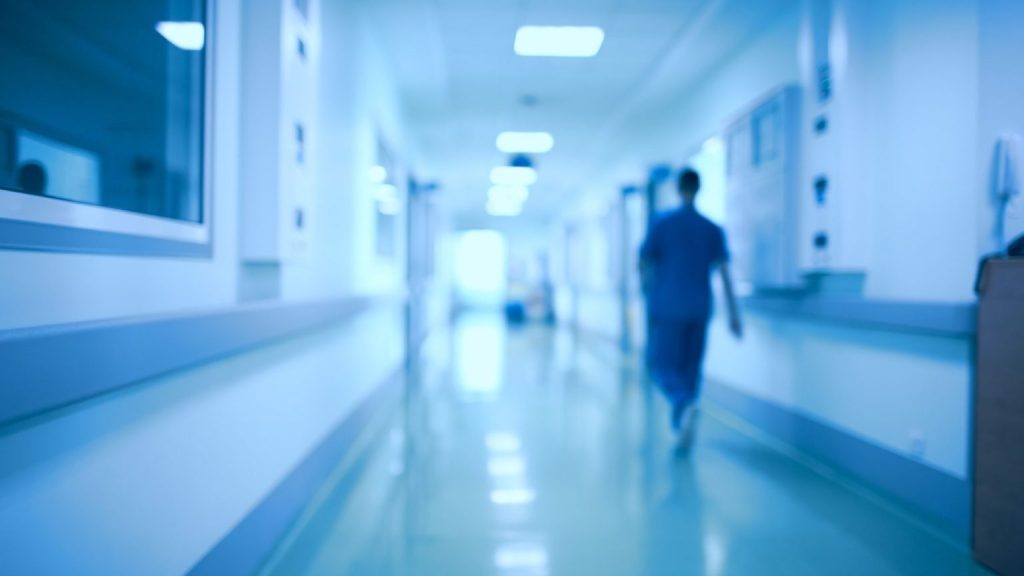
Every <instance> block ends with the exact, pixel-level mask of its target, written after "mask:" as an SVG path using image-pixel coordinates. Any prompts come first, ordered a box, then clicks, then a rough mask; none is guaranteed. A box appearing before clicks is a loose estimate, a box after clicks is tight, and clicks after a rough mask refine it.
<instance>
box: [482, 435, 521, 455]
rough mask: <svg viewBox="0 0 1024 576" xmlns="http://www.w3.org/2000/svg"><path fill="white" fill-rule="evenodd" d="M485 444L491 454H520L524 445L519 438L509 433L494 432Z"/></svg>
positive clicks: (488, 436)
mask: <svg viewBox="0 0 1024 576" xmlns="http://www.w3.org/2000/svg"><path fill="white" fill-rule="evenodd" d="M484 442H486V444H487V449H488V450H490V451H491V452H518V451H519V448H520V446H521V445H522V443H521V442H520V441H519V437H518V436H516V435H515V434H509V433H507V432H492V433H491V434H488V435H487V438H486V439H485V440H484Z"/></svg>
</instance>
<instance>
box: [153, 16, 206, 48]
mask: <svg viewBox="0 0 1024 576" xmlns="http://www.w3.org/2000/svg"><path fill="white" fill-rule="evenodd" d="M156 31H157V32H158V33H159V34H160V35H161V36H163V37H164V38H165V39H166V40H167V41H168V42H170V43H171V44H174V45H175V46H177V47H178V48H181V49H182V50H189V51H196V50H202V49H203V46H205V45H206V28H205V27H204V26H203V24H202V22H171V21H167V22H158V23H157V25H156Z"/></svg>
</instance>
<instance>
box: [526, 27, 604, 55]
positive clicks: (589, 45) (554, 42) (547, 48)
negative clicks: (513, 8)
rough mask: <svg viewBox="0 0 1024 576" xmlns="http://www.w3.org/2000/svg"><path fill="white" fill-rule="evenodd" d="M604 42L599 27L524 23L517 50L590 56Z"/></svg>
mask: <svg viewBox="0 0 1024 576" xmlns="http://www.w3.org/2000/svg"><path fill="white" fill-rule="evenodd" d="M603 43H604V30H602V29H600V28H598V27H596V26H521V27H520V28H519V30H517V31H516V43H515V51H516V54H518V55H520V56H554V57H562V58H590V57H592V56H596V55H597V53H598V52H600V51H601V44H603Z"/></svg>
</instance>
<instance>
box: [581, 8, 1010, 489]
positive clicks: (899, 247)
mask: <svg viewBox="0 0 1024 576" xmlns="http://www.w3.org/2000/svg"><path fill="white" fill-rule="evenodd" d="M833 5H834V6H835V7H836V8H835V9H836V10H837V13H838V14H839V15H840V20H841V22H842V28H843V29H844V31H845V33H846V42H845V44H843V43H841V42H840V44H837V45H836V46H834V47H838V48H841V49H842V50H843V51H844V53H845V60H844V66H845V68H844V69H842V70H838V71H837V80H836V81H837V89H838V90H846V92H845V93H844V96H845V97H846V98H847V100H846V102H845V104H844V106H845V108H844V109H843V112H842V117H841V118H840V120H841V121H842V122H843V123H844V126H843V129H844V130H847V132H846V133H845V134H844V148H843V154H844V165H843V173H844V177H847V176H848V181H847V182H845V184H846V186H847V188H846V191H847V192H848V193H849V194H856V195H858V197H856V198H855V199H854V200H851V204H850V205H849V206H844V208H847V210H848V212H847V213H846V214H844V225H845V226H846V230H847V234H848V237H847V240H848V241H849V242H850V243H852V245H853V253H855V254H857V258H858V259H860V260H861V261H862V262H863V265H864V272H865V274H866V278H865V280H866V283H865V287H864V292H863V296H864V297H866V298H876V299H894V300H907V301H926V302H962V301H968V300H971V299H972V297H973V296H972V294H971V285H972V281H973V274H974V266H975V262H976V258H977V256H978V255H979V250H980V244H979V240H978V238H979V237H981V236H982V233H981V230H980V229H979V221H980V220H982V218H980V217H979V214H981V213H982V210H983V208H984V196H983V187H984V181H985V179H984V178H983V177H981V176H980V175H981V174H982V173H984V172H985V169H984V166H983V165H984V164H985V163H986V162H987V158H984V159H983V158H980V156H983V155H984V154H990V150H988V148H989V146H990V145H991V140H992V139H993V138H994V134H996V133H998V132H999V131H1000V130H1004V129H1006V128H1007V127H1009V126H1016V127H1018V128H1017V129H1020V127H1021V126H1022V125H1024V122H1022V121H1024V107H1015V108H1014V109H1013V112H1012V113H1009V112H1006V111H1005V109H1006V108H1007V107H1008V106H1009V105H1010V103H1011V102H1014V101H1016V102H1020V101H1024V99H1022V98H1021V92H1022V86H1024V84H1021V83H1019V82H1009V83H1006V84H1004V83H1003V81H1004V79H1005V77H1006V76H1007V75H1010V71H1011V70H1014V68H1013V66H1014V65H1015V64H1012V63H1013V62H1018V61H1019V59H1020V57H1021V54H1020V50H1021V48H1020V46H1019V44H1020V43H1019V38H1020V32H1019V30H1020V25H1021V23H1022V22H1024V18H1022V16H1021V14H1019V12H1020V7H1019V3H1014V2H1010V1H1005V2H1004V1H999V0H938V1H931V0H928V1H925V0H907V1H902V2H888V1H885V0H849V1H846V0H837V1H835V2H833ZM979 5H980V6H981V7H982V8H981V11H980V12H979ZM806 9H807V6H806V5H805V6H804V8H802V9H799V10H795V11H794V12H793V13H791V14H784V15H781V16H780V17H779V19H778V20H777V21H776V22H774V23H771V24H769V25H768V26H767V27H766V28H765V30H764V31H763V32H762V33H761V34H760V35H759V36H758V37H757V38H754V39H752V40H751V41H750V42H749V43H748V44H747V45H746V46H745V47H744V48H743V49H742V51H740V52H739V53H738V54H736V55H735V56H734V57H733V58H732V59H731V60H729V61H728V62H727V63H725V64H724V65H723V66H721V67H720V68H718V69H717V70H715V71H714V72H713V73H712V74H710V75H709V76H708V77H706V78H705V79H704V80H703V81H702V82H701V83H700V84H699V85H698V86H696V87H694V88H693V89H691V90H688V91H687V93H686V94H680V95H679V98H678V100H677V101H676V102H675V103H674V104H673V106H672V108H671V109H667V110H652V111H649V112H648V114H647V117H650V118H654V119H657V120H656V121H652V122H651V123H650V124H648V125H643V124H639V125H637V126H636V127H635V129H634V130H633V133H632V135H630V134H626V135H623V137H622V138H621V139H620V142H622V146H621V147H620V148H619V149H618V150H617V151H615V152H612V153H610V154H609V157H610V158H615V157H618V158H619V162H617V163H616V162H611V161H610V162H609V163H608V170H607V174H605V175H598V177H597V178H596V179H595V184H594V185H593V186H591V192H590V196H597V197H606V196H607V192H602V191H601V190H600V188H601V184H600V181H601V179H602V178H605V177H606V176H610V175H613V174H616V172H617V170H619V168H620V167H621V166H627V165H636V164H638V163H640V161H641V160H643V159H645V160H646V164H647V165H648V166H650V165H653V164H655V163H657V162H664V161H667V160H670V161H671V162H672V163H673V164H675V165H678V164H680V163H681V162H682V161H683V160H685V159H686V158H688V157H689V156H690V155H691V154H692V153H693V152H694V151H695V150H696V149H697V148H698V147H699V146H700V144H701V143H702V142H703V141H704V140H705V139H707V138H708V137H710V136H712V135H715V134H716V133H717V132H718V130H720V129H721V128H722V127H723V126H724V125H725V124H726V123H727V122H728V120H729V119H730V118H732V117H733V116H734V115H735V114H736V113H737V112H738V111H739V110H741V109H743V108H744V107H746V106H747V105H749V104H750V103H751V102H753V101H754V100H756V99H757V98H758V97H760V96H761V95H762V94H764V93H765V92H767V91H768V90H770V89H771V88H773V87H776V86H779V85H781V84H785V83H792V82H801V81H802V76H803V75H802V73H801V60H800V57H799V56H800V49H801V30H802V25H803V22H802V20H803V10H806ZM979 13H980V15H981V17H980V18H981V19H980V24H981V26H982V29H981V31H979ZM1011 13H1012V14H1011ZM1009 20H1013V21H1014V22H1015V24H1013V25H1012V26H1011V25H1010V24H1008V23H1007V21H1009ZM985 37H987V39H985V40H984V41H980V38H985ZM979 42H980V47H981V48H979ZM1013 42H1016V44H1012V43H1013ZM1011 44H1012V46H1011ZM995 52H1000V57H999V60H998V62H997V61H996V60H994V59H992V58H990V57H989V53H995ZM979 62H980V64H979ZM997 106H998V108H999V109H1001V110H1002V111H1000V112H990V111H987V110H986V109H987V108H988V109H991V108H993V107H997ZM979 109H980V110H981V111H979ZM979 118H981V126H982V135H981V136H980V137H979V131H978V122H979ZM979 140H980V141H981V142H980V146H979ZM979 147H980V148H982V153H979ZM643 178H644V175H643V174H642V173H639V174H637V175H636V179H637V180H638V181H639V180H642V179H643ZM805 179H806V178H805ZM618 183H621V182H618ZM584 201H585V200H581V201H580V203H581V204H582V203H583V202H584ZM578 213H579V210H578V209H576V210H574V211H570V213H569V214H567V217H566V222H571V221H575V219H576V218H578ZM590 300H591V302H589V303H588V304H587V311H586V313H587V314H588V315H590V316H591V317H590V318H586V319H581V323H582V324H584V325H587V326H589V327H591V328H595V329H598V330H600V331H603V332H605V333H606V334H608V335H609V336H613V337H614V336H617V331H618V330H617V326H618V324H617V322H615V321H614V319H617V317H618V314H620V312H619V308H618V304H617V303H616V301H615V299H614V298H613V297H608V298H605V299H603V303H601V302H600V301H599V299H594V298H591V299H590ZM750 316H751V317H750V318H749V319H748V331H747V335H746V337H745V339H744V340H743V341H742V342H740V343H737V342H735V341H733V340H732V339H731V338H730V337H729V336H728V335H727V331H726V330H724V329H723V328H722V327H721V326H718V325H717V324H716V326H715V328H714V329H713V330H712V336H711V344H710V352H709V356H708V359H707V375H708V377H709V378H710V379H714V380H719V381H721V382H724V383H727V384H729V385H731V386H734V387H736V388H739V389H741V390H744V391H746V392H748V393H750V394H752V395H755V396H758V397H761V398H765V399H767V400H770V401H772V402H775V403H777V404H780V405H782V406H785V407H789V408H791V409H792V410H794V411H796V412H799V413H802V414H806V415H808V416H810V417H812V418H816V419H818V420H820V421H823V422H825V423H828V424H830V425H833V426H835V427H837V428H839V429H841V430H845V431H847V432H849V433H850V434H852V435H854V436H857V437H860V438H863V439H866V440H868V441H870V442H874V443H877V444H879V445H881V446H884V447H886V448H889V449H891V450H893V451H895V452H898V453H901V454H905V455H907V456H908V457H911V458H920V459H921V460H922V461H924V462H926V463H927V464H929V465H931V466H934V467H936V468H938V469H940V470H943V471H945V472H948V473H949V474H951V475H953V476H956V477H959V478H966V477H967V472H968V468H967V467H968V454H969V451H968V438H969V430H968V423H969V418H968V410H969V398H970V390H971V342H970V341H968V340H967V339H959V338H941V337H932V336H926V335H914V334H902V335H898V334H891V333H888V332H885V331H879V330H870V329H864V328H856V327H846V326H840V325H833V324H819V323H814V322H808V321H804V320H797V319H791V318H783V317H778V316H769V315H764V316H758V315H750ZM922 442H923V453H922V452H920V448H921V446H922Z"/></svg>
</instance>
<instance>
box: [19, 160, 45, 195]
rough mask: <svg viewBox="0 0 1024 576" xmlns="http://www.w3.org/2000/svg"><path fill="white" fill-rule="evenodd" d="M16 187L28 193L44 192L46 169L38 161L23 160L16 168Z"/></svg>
mask: <svg viewBox="0 0 1024 576" xmlns="http://www.w3.org/2000/svg"><path fill="white" fill-rule="evenodd" d="M18 189H20V190H21V191H22V192H28V193H29V194H45V193H46V169H45V168H43V165H42V164H40V163H39V162H25V163H24V164H22V165H21V166H20V167H19V168H18Z"/></svg>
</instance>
